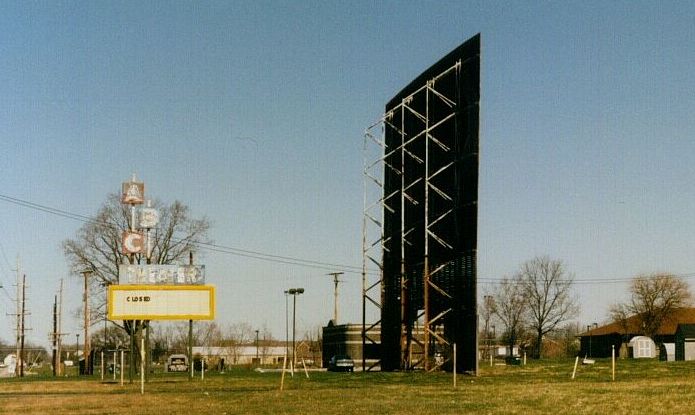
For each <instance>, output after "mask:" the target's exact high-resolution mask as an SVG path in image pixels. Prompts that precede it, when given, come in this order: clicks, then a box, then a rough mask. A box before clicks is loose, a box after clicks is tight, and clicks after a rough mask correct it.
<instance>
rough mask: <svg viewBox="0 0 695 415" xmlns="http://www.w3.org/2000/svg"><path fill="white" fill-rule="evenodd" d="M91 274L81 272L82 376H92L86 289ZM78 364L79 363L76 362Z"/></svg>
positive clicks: (90, 272) (87, 294)
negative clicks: (82, 286)
mask: <svg viewBox="0 0 695 415" xmlns="http://www.w3.org/2000/svg"><path fill="white" fill-rule="evenodd" d="M91 274H92V271H91V270H85V271H82V275H84V350H83V352H82V354H83V355H84V374H85V375H91V374H92V365H91V359H90V352H91V350H90V349H91V341H90V339H89V289H88V287H87V282H88V281H87V279H88V278H89V276H90V275H91ZM78 362H79V361H78Z"/></svg>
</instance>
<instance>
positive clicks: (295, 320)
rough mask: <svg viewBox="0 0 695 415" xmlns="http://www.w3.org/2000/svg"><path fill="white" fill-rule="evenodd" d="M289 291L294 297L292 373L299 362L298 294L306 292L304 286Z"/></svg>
mask: <svg viewBox="0 0 695 415" xmlns="http://www.w3.org/2000/svg"><path fill="white" fill-rule="evenodd" d="M287 293H288V294H289V295H291V296H292V297H293V298H292V373H294V367H295V365H296V362H297V346H296V342H295V339H296V337H295V334H296V329H297V319H296V313H297V296H298V295H300V294H304V288H290V289H289V290H287Z"/></svg>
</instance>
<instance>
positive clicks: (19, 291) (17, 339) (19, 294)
mask: <svg viewBox="0 0 695 415" xmlns="http://www.w3.org/2000/svg"><path fill="white" fill-rule="evenodd" d="M15 271H17V273H16V277H15V281H16V283H15V287H16V288H17V294H16V295H15V305H16V307H17V310H16V313H15V317H16V319H17V321H16V323H17V327H16V332H17V335H16V336H15V347H16V349H17V352H16V353H15V356H17V358H16V359H15V362H16V363H15V369H14V375H15V376H18V375H19V370H18V366H17V365H18V364H19V363H21V362H20V359H21V354H20V350H21V348H20V341H21V333H22V331H21V329H22V325H21V320H22V317H21V316H22V302H21V300H20V298H21V297H22V288H21V285H20V278H19V276H20V275H21V266H20V262H19V255H17V269H16V270H15Z"/></svg>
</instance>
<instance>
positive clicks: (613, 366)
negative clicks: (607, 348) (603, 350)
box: [611, 344, 615, 382]
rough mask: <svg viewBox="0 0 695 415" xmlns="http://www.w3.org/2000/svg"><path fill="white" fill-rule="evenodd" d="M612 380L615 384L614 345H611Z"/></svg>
mask: <svg viewBox="0 0 695 415" xmlns="http://www.w3.org/2000/svg"><path fill="white" fill-rule="evenodd" d="M611 361H612V362H613V364H612V371H611V372H612V380H613V381H614V382H615V345H614V344H613V345H611Z"/></svg>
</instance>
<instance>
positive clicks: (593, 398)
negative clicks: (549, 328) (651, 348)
mask: <svg viewBox="0 0 695 415" xmlns="http://www.w3.org/2000/svg"><path fill="white" fill-rule="evenodd" d="M572 365H573V361H570V360H561V361H541V362H533V363H530V364H529V365H527V366H524V367H511V366H508V367H501V366H496V367H493V368H490V367H487V366H481V371H480V376H478V377H470V376H459V378H458V387H457V388H456V389H454V388H453V385H452V377H451V375H450V374H446V373H435V374H424V373H417V372H416V373H354V374H347V373H345V374H342V373H341V374H334V373H314V374H312V376H311V379H305V378H304V377H303V376H297V375H295V377H294V378H288V379H286V385H285V386H286V390H285V391H283V392H280V391H279V385H280V374H279V373H265V374H260V373H256V372H251V371H246V370H237V371H232V372H228V373H225V374H215V373H209V374H208V375H207V376H206V378H205V380H204V381H201V380H200V379H196V380H194V381H191V382H189V381H188V380H187V378H185V377H181V376H178V377H176V376H171V375H169V376H166V375H160V376H155V377H154V378H153V379H152V380H151V381H150V382H149V383H148V384H147V385H146V388H145V394H144V395H140V387H139V384H138V383H133V384H127V383H126V385H124V386H119V385H118V384H102V383H100V382H99V380H98V378H92V379H86V378H83V379H76V378H64V379H58V380H54V379H52V378H41V377H35V378H31V379H23V380H17V379H3V380H0V413H8V414H18V413H29V414H52V415H61V414H145V413H147V414H152V413H157V414H160V413H161V414H188V415H193V414H195V415H197V414H285V413H286V414H306V413H316V414H353V413H367V412H373V413H385V414H412V413H422V414H434V413H436V414H461V413H476V414H500V413H503V414H534V413H537V414H541V413H542V414H547V413H565V414H596V413H608V412H620V413H628V414H629V413H638V412H645V411H647V412H649V413H655V414H660V413H676V412H681V413H690V412H691V411H692V409H691V406H692V404H691V402H692V401H693V400H695V370H693V369H695V362H668V363H667V362H656V361H634V360H632V361H619V362H618V368H617V371H616V381H615V382H612V381H611V368H610V362H609V361H603V360H599V361H598V362H597V364H596V365H593V366H581V367H580V368H579V370H578V373H577V378H576V379H575V380H574V381H573V380H571V379H570V376H571V373H572Z"/></svg>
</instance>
